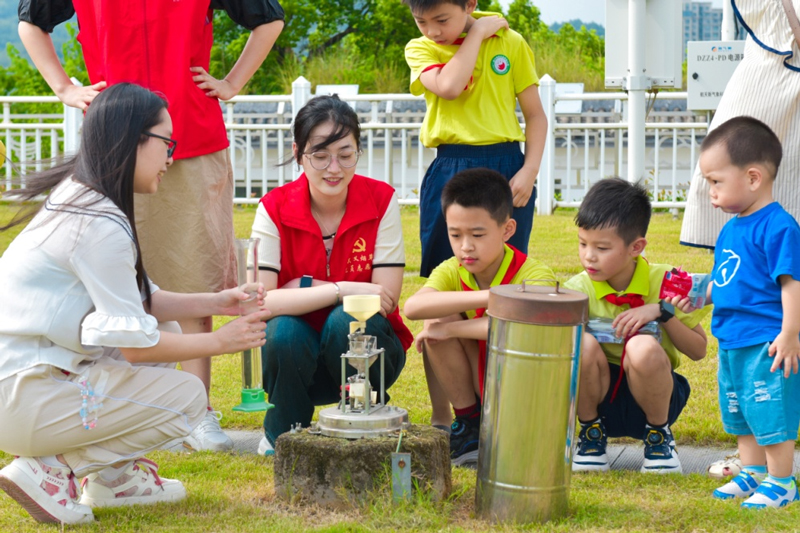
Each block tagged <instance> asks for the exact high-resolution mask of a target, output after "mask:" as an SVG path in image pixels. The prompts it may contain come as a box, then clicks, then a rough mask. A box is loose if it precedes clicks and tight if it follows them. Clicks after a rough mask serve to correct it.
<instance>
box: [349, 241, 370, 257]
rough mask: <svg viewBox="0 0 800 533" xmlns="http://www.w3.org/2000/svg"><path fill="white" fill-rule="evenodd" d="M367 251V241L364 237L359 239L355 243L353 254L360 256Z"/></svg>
mask: <svg viewBox="0 0 800 533" xmlns="http://www.w3.org/2000/svg"><path fill="white" fill-rule="evenodd" d="M366 249H367V241H365V240H364V237H359V238H358V239H356V242H355V243H353V251H352V252H351V253H354V254H360V253H361V252H363V251H365V250H366Z"/></svg>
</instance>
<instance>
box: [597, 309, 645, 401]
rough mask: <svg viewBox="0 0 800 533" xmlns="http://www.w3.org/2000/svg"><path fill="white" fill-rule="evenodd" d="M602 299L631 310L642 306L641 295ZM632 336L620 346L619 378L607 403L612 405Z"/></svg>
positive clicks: (626, 338)
mask: <svg viewBox="0 0 800 533" xmlns="http://www.w3.org/2000/svg"><path fill="white" fill-rule="evenodd" d="M603 298H604V299H605V300H606V301H607V302H609V303H610V304H613V305H616V306H617V307H619V306H622V305H625V304H628V305H630V306H631V309H634V308H636V307H641V306H643V305H644V298H642V295H641V294H621V295H619V296H617V295H616V294H606V295H605V296H603ZM634 335H636V333H634V334H633V335H628V336H627V337H625V342H624V343H623V344H622V355H621V356H620V358H619V376H618V377H617V382H616V383H615V384H614V390H613V392H612V393H611V399H610V400H609V401H608V403H612V402H613V401H614V398H616V397H617V391H618V390H619V386H620V384H621V383H622V376H623V375H624V374H625V367H624V366H622V364H623V363H624V362H625V348H626V347H627V345H628V341H629V340H630V339H631V337H633V336H634Z"/></svg>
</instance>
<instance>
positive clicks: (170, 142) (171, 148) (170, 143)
mask: <svg viewBox="0 0 800 533" xmlns="http://www.w3.org/2000/svg"><path fill="white" fill-rule="evenodd" d="M142 135H147V136H148V137H155V138H156V139H161V140H162V141H164V142H165V143H167V157H172V154H174V153H175V148H176V147H177V146H178V141H176V140H175V139H170V138H169V137H162V136H161V135H156V134H155V133H150V132H149V131H144V132H142Z"/></svg>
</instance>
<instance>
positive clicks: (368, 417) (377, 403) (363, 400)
mask: <svg viewBox="0 0 800 533" xmlns="http://www.w3.org/2000/svg"><path fill="white" fill-rule="evenodd" d="M343 306H344V312H345V313H347V314H348V315H350V316H352V317H353V318H354V319H355V321H354V322H351V323H350V334H349V335H348V336H347V338H348V339H349V349H348V351H347V353H344V354H342V388H341V400H340V401H339V405H338V406H336V407H329V408H327V409H323V410H322V411H320V413H319V422H318V424H317V428H316V431H318V432H319V433H321V434H322V435H325V436H328V437H340V438H346V439H358V438H362V437H379V436H383V435H387V434H389V433H393V432H397V431H400V429H402V427H403V424H404V423H407V422H408V411H406V410H405V409H402V408H400V407H395V406H393V405H386V377H385V371H384V349H383V348H378V347H377V346H376V341H377V339H376V337H375V336H374V335H367V334H366V329H367V320H369V318H370V317H371V316H373V315H374V314H375V313H377V312H379V311H380V309H381V299H380V296H378V295H373V294H370V295H350V296H345V297H344V299H343ZM376 361H379V364H380V369H381V370H380V383H379V384H378V390H377V391H376V390H373V384H372V383H371V382H370V377H369V369H370V367H371V366H372V364H373V363H375V362H376ZM347 365H350V366H352V367H353V368H355V369H356V373H355V374H354V375H352V376H350V377H349V378H348V377H346V376H347V372H346V370H347Z"/></svg>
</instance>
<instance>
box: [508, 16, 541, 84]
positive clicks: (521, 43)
mask: <svg viewBox="0 0 800 533" xmlns="http://www.w3.org/2000/svg"><path fill="white" fill-rule="evenodd" d="M507 38H508V39H509V40H510V41H511V42H512V43H513V45H512V46H511V47H510V48H511V50H513V51H514V55H515V56H516V57H514V58H513V59H512V64H513V65H515V66H514V68H512V69H511V75H512V76H513V77H514V90H515V92H516V94H519V93H521V92H522V91H524V90H525V89H527V88H528V87H530V86H531V85H539V76H538V75H537V74H536V58H535V57H534V55H533V50H532V49H531V47H530V45H529V44H528V43H527V42H526V41H525V39H524V38H523V37H522V35H520V34H519V33H517V32H515V31H510V32H508V37H507Z"/></svg>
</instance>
